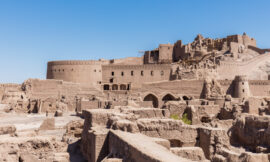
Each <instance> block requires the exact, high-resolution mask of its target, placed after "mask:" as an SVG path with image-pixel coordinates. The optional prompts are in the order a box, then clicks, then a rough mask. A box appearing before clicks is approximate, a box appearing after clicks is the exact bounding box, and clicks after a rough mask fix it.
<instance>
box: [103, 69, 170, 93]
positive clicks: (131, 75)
mask: <svg viewBox="0 0 270 162" xmlns="http://www.w3.org/2000/svg"><path fill="white" fill-rule="evenodd" d="M170 73H171V66H170V65H167V64H145V65H104V66H102V82H103V83H104V84H114V83H116V84H117V83H131V84H132V86H134V87H133V88H136V87H140V86H141V84H143V83H146V82H157V81H164V80H169V79H170Z"/></svg>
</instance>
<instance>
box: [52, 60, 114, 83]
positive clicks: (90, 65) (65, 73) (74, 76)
mask: <svg viewBox="0 0 270 162" xmlns="http://www.w3.org/2000/svg"><path fill="white" fill-rule="evenodd" d="M104 64H109V61H108V60H106V61H103V60H99V61H95V60H89V61H51V62H48V66H47V79H56V80H64V81H68V82H74V83H81V84H85V85H92V86H94V85H96V84H98V83H99V82H101V80H102V71H101V70H102V69H101V66H102V65H104Z"/></svg>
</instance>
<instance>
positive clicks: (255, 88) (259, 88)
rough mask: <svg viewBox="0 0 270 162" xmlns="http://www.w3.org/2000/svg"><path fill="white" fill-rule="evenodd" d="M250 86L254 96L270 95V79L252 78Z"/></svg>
mask: <svg viewBox="0 0 270 162" xmlns="http://www.w3.org/2000/svg"><path fill="white" fill-rule="evenodd" d="M249 88H250V92H251V95H252V96H270V80H250V81H249Z"/></svg>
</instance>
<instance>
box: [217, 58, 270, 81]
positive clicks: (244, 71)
mask: <svg viewBox="0 0 270 162" xmlns="http://www.w3.org/2000/svg"><path fill="white" fill-rule="evenodd" d="M269 59H270V53H265V54H262V55H259V56H256V57H255V58H253V59H251V60H248V61H245V62H236V61H232V60H230V61H220V66H218V68H217V71H218V74H219V76H220V78H219V79H229V80H233V79H234V77H235V76H236V75H247V76H248V79H249V80H252V79H258V77H260V78H259V79H267V75H266V74H263V73H262V74H261V76H254V75H251V74H254V73H251V72H254V70H255V71H256V70H257V69H258V66H259V65H260V64H262V63H264V62H266V61H267V60H269ZM232 69H233V70H232ZM257 75H260V74H258V73H257Z"/></svg>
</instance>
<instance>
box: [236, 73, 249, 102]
mask: <svg viewBox="0 0 270 162" xmlns="http://www.w3.org/2000/svg"><path fill="white" fill-rule="evenodd" d="M250 95H251V94H250V89H249V84H248V79H247V76H246V75H237V76H235V79H234V94H233V96H234V97H235V98H245V97H249V96H250Z"/></svg>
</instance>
